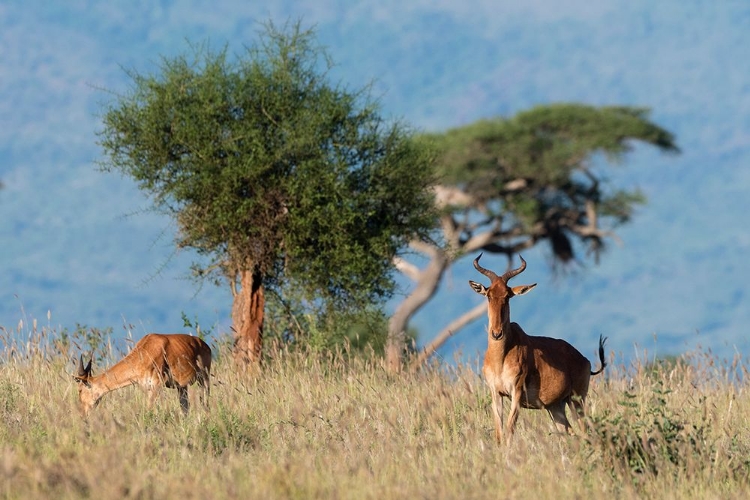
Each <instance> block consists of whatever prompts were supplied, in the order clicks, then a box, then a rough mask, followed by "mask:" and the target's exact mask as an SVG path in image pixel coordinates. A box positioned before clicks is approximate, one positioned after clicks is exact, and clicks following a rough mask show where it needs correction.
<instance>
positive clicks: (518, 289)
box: [511, 283, 536, 295]
mask: <svg viewBox="0 0 750 500" xmlns="http://www.w3.org/2000/svg"><path fill="white" fill-rule="evenodd" d="M535 286H536V283H534V284H533V285H518V286H514V287H513V288H511V290H513V295H523V294H524V293H526V292H528V291H529V290H531V289H532V288H534V287H535Z"/></svg>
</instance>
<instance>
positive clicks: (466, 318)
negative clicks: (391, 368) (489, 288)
mask: <svg viewBox="0 0 750 500" xmlns="http://www.w3.org/2000/svg"><path fill="white" fill-rule="evenodd" d="M486 312H487V303H486V302H484V301H483V302H482V303H481V304H477V306H476V307H474V308H473V309H471V310H470V311H467V312H465V313H464V314H462V315H461V316H459V317H458V318H456V319H454V320H453V321H452V322H451V323H450V324H449V325H448V326H446V327H445V328H444V329H443V330H442V331H441V332H440V333H438V334H437V335H436V336H435V338H434V339H432V341H431V342H430V343H429V344H427V345H426V346H425V347H424V348H423V349H422V351H421V352H420V353H419V354H418V355H417V357H416V358H415V359H414V361H412V363H411V370H412V371H417V370H419V369H420V368H421V367H422V366H423V365H424V364H425V362H426V361H427V360H428V359H429V358H430V356H432V355H433V354H435V352H436V351H437V350H438V349H439V348H440V347H441V346H442V345H443V344H445V342H446V341H447V340H448V339H449V338H451V337H452V336H453V335H454V334H455V333H456V332H458V331H459V330H461V329H462V328H464V327H465V326H466V325H468V324H469V323H472V322H473V321H475V320H477V319H478V318H480V317H481V316H482V315H483V314H486Z"/></svg>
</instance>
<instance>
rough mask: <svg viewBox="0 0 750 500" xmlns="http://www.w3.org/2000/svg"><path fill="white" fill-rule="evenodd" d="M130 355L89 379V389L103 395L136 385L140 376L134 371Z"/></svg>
mask: <svg viewBox="0 0 750 500" xmlns="http://www.w3.org/2000/svg"><path fill="white" fill-rule="evenodd" d="M132 354H133V353H131V354H130V355H129V356H126V357H125V358H123V359H122V360H121V361H119V362H118V363H116V364H115V365H113V366H112V367H111V368H110V369H109V370H107V371H105V372H104V373H102V374H101V375H97V376H95V377H91V378H90V379H89V384H90V385H91V388H92V389H94V390H95V391H97V392H99V393H100V394H102V395H103V394H106V393H108V392H111V391H114V390H116V389H120V388H122V387H127V386H129V385H132V384H136V383H138V382H139V380H140V377H141V376H142V374H141V373H140V372H138V371H137V370H136V369H135V366H134V365H133V363H132V360H131V359H130V358H131V356H132Z"/></svg>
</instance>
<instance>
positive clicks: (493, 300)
mask: <svg viewBox="0 0 750 500" xmlns="http://www.w3.org/2000/svg"><path fill="white" fill-rule="evenodd" d="M519 257H521V256H520V255H519ZM481 258H482V254H481V253H480V254H479V257H477V258H476V259H474V268H475V269H476V270H477V271H479V272H480V273H482V274H484V275H485V276H487V277H488V278H489V279H490V286H489V288H487V287H485V286H484V285H482V284H481V283H477V282H475V281H471V280H470V281H469V285H471V288H473V289H474V291H475V292H477V293H480V294H482V295H484V296H485V297H487V301H488V302H489V304H488V308H487V315H488V316H489V333H490V335H491V336H492V338H493V339H495V340H500V339H501V338H502V337H503V335H505V333H506V332H507V331H508V329H509V328H510V304H509V302H510V298H511V297H514V296H516V295H523V294H525V293H526V292H528V291H529V290H531V289H532V288H534V287H535V286H536V283H534V284H533V285H519V286H514V287H510V286H508V280H509V279H511V278H512V277H514V276H516V275H518V274H521V273H522V272H523V270H524V269H526V261H525V260H523V257H521V265H520V266H519V267H517V268H516V269H510V270H508V271H506V272H505V274H503V275H502V276H498V275H497V274H495V273H494V272H492V271H490V270H489V269H485V268H483V267H482V266H480V265H479V259H481Z"/></svg>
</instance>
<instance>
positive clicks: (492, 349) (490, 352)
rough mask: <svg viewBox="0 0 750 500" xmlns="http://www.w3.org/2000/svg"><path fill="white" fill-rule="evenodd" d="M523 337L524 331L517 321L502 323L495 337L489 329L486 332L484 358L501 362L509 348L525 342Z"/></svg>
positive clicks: (524, 335)
mask: <svg viewBox="0 0 750 500" xmlns="http://www.w3.org/2000/svg"><path fill="white" fill-rule="evenodd" d="M525 337H526V333H525V332H524V331H523V330H522V329H521V327H520V326H519V325H518V324H517V323H512V322H510V321H508V322H506V323H504V324H503V326H502V335H501V336H500V338H495V336H494V335H493V332H492V331H491V330H490V331H489V332H488V333H487V354H486V355H485V359H489V358H491V359H493V360H494V361H501V362H502V360H503V359H505V354H506V353H507V352H508V351H509V350H510V349H512V348H513V347H516V346H518V345H521V344H524V343H525V340H524V339H525ZM501 364H502V363H501Z"/></svg>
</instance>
